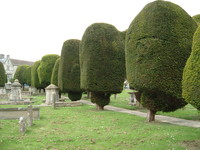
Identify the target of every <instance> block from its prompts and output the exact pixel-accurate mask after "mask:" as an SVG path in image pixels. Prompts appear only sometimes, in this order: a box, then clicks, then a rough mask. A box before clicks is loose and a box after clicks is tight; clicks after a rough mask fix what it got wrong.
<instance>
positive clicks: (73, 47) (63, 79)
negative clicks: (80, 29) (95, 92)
mask: <svg viewBox="0 0 200 150" xmlns="http://www.w3.org/2000/svg"><path fill="white" fill-rule="evenodd" d="M79 44H80V40H76V39H71V40H67V41H65V42H64V43H63V47H62V52H61V58H60V64H59V78H58V86H59V88H60V89H61V91H62V92H67V93H68V97H69V99H70V100H72V101H76V100H80V99H81V97H82V90H81V88H80V64H79Z"/></svg>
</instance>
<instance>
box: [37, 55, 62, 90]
mask: <svg viewBox="0 0 200 150" xmlns="http://www.w3.org/2000/svg"><path fill="white" fill-rule="evenodd" d="M58 58H59V56H58V55H56V54H48V55H45V56H43V57H42V59H41V62H40V66H39V67H38V69H37V71H38V77H39V82H40V84H41V86H42V88H46V87H47V86H48V85H49V84H50V83H51V75H52V71H53V67H54V64H55V62H56V60H57V59H58Z"/></svg>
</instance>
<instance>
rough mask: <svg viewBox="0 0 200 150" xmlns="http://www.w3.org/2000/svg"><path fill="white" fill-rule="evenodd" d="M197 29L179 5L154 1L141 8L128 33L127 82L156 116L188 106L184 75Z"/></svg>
mask: <svg viewBox="0 0 200 150" xmlns="http://www.w3.org/2000/svg"><path fill="white" fill-rule="evenodd" d="M196 28H197V24H196V23H195V21H194V20H193V19H192V18H191V17H190V16H189V15H188V14H187V13H186V12H185V11H184V10H183V9H182V8H181V7H179V6H178V5H176V4H173V3H171V2H166V1H155V2H152V3H149V4H147V5H146V6H145V7H144V8H143V9H142V11H141V12H140V13H139V14H138V15H137V16H136V18H135V19H134V20H133V21H132V23H131V24H130V26H129V29H128V30H127V34H126V68H127V79H128V82H129V84H130V87H131V88H132V89H136V90H138V91H139V92H141V93H142V99H141V100H142V104H143V106H145V107H147V108H148V109H149V110H150V112H154V115H155V112H156V111H167V112H168V111H174V110H176V109H178V108H181V107H183V106H185V105H186V103H185V102H184V100H183V98H182V92H181V91H182V90H181V80H182V72H183V68H184V66H185V63H186V60H187V58H188V57H189V55H190V52H191V44H192V37H193V34H194V32H195V30H196ZM172 100H173V101H172ZM172 103H173V104H174V106H172ZM151 117H152V116H151Z"/></svg>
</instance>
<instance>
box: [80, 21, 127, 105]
mask: <svg viewBox="0 0 200 150" xmlns="http://www.w3.org/2000/svg"><path fill="white" fill-rule="evenodd" d="M124 35H125V34H123V33H121V32H119V31H118V30H117V29H116V28H115V27H114V26H113V25H110V24H105V23H95V24H92V25H90V26H89V27H88V28H87V29H86V31H85V33H84V35H83V37H82V41H81V43H80V67H81V88H83V89H84V90H86V91H91V92H93V93H94V95H93V96H92V97H93V98H91V100H92V101H95V103H96V104H97V105H99V107H100V108H101V107H102V106H105V105H107V104H108V103H109V101H110V100H108V99H109V98H108V95H110V93H119V92H121V91H122V89H123V82H124V80H125V54H124V53H125V52H124ZM105 95H106V96H105ZM98 96H99V97H98ZM109 97H110V96H109ZM94 99H95V100H94ZM105 101H106V102H105Z"/></svg>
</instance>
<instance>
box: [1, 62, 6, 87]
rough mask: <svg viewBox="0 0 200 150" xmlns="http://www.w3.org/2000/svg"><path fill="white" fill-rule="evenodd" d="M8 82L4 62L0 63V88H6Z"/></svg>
mask: <svg viewBox="0 0 200 150" xmlns="http://www.w3.org/2000/svg"><path fill="white" fill-rule="evenodd" d="M6 80H7V76H6V71H5V68H4V66H3V64H2V62H0V87H4V86H5V83H6Z"/></svg>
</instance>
